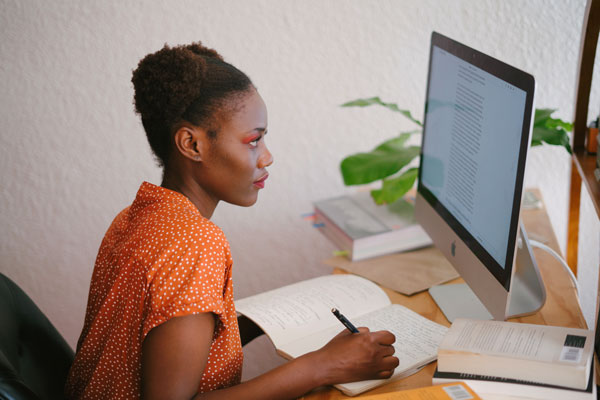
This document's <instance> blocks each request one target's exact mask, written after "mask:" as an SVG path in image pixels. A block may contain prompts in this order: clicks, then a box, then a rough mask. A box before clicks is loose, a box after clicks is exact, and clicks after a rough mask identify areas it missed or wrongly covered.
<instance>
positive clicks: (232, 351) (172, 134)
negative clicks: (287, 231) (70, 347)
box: [66, 43, 398, 399]
mask: <svg viewBox="0 0 600 400" xmlns="http://www.w3.org/2000/svg"><path fill="white" fill-rule="evenodd" d="M132 82H133V85H134V89H135V99H134V102H135V107H136V111H137V112H138V113H139V114H140V116H141V119H142V123H143V126H144V130H145V131H146V134H147V137H148V141H149V143H150V146H151V148H152V150H153V152H154V154H155V155H156V157H157V159H158V161H159V163H160V165H161V166H162V167H163V181H162V184H161V186H155V185H152V184H150V183H147V182H144V183H143V184H142V185H141V187H140V189H139V191H138V193H137V195H136V198H135V200H134V201H133V203H132V204H131V205H130V206H129V207H127V208H126V209H125V210H123V211H122V212H121V213H120V214H119V215H118V216H117V217H116V218H115V220H114V221H113V223H112V224H111V226H110V228H109V229H108V231H107V233H106V236H105V237H104V239H103V241H102V244H101V247H100V250H99V253H98V257H97V259H96V263H95V267H94V272H93V276H92V281H91V285H90V291H89V298H88V305H87V311H86V317H85V323H84V327H83V331H82V333H81V337H80V338H79V342H78V344H77V353H76V356H75V362H74V364H73V366H72V368H71V371H70V374H69V378H68V381H67V386H66V392H67V396H68V397H69V398H71V399H84V398H85V399H117V398H119V399H135V398H144V399H190V398H198V399H286V398H295V397H298V396H300V395H302V394H303V393H305V392H307V391H309V390H311V389H313V388H315V387H318V386H321V385H328V384H334V383H342V382H348V381H355V380H363V379H374V378H387V377H389V376H391V375H392V372H393V370H394V368H395V367H396V366H397V365H398V359H397V358H396V357H394V356H393V353H394V348H393V346H392V343H393V342H394V340H395V338H394V336H393V335H392V334H391V333H389V332H386V331H380V332H369V330H368V329H366V328H361V329H360V333H358V334H351V333H349V332H348V331H343V332H341V333H340V334H339V335H337V336H336V337H334V338H333V339H332V340H331V341H330V342H329V343H328V344H327V345H325V346H324V347H323V348H321V349H319V350H317V351H315V352H312V353H309V354H306V355H304V356H302V357H299V358H297V359H295V360H293V361H290V362H288V363H286V364H284V365H283V366H281V367H278V368H276V369H274V370H272V371H269V372H267V373H265V374H264V375H261V376H259V377H257V378H255V379H252V380H250V381H247V382H244V383H241V373H242V358H243V355H242V343H246V342H248V341H249V340H251V339H253V338H254V337H256V336H257V335H259V334H261V333H262V332H261V331H260V329H259V328H258V327H257V326H256V325H254V324H252V323H251V322H250V321H249V320H247V319H244V318H241V319H240V321H239V323H238V320H237V317H236V312H235V307H234V303H233V288H232V265H233V263H232V260H231V254H230V250H229V244H228V242H227V239H226V238H225V236H224V234H223V232H222V231H221V230H220V229H219V228H218V227H217V226H216V225H214V224H213V223H212V222H210V217H211V215H212V214H213V211H214V210H215V207H216V206H217V204H218V203H219V202H220V201H226V202H228V203H232V204H237V205H240V206H250V205H252V204H254V203H255V202H256V200H257V197H258V192H259V190H260V189H262V188H264V186H265V181H266V180H267V178H268V176H269V175H268V173H267V167H268V166H269V165H271V163H272V162H273V157H272V155H271V153H270V152H269V150H268V149H267V147H266V144H265V135H266V134H267V109H266V107H265V103H264V102H263V100H262V98H261V97H260V95H259V94H258V92H257V90H256V88H255V87H254V86H253V84H252V82H251V81H250V79H249V78H248V77H247V76H246V75H245V74H244V73H242V72H241V71H239V70H238V69H236V68H235V67H233V66H232V65H230V64H228V63H226V62H225V61H224V60H223V59H222V57H221V56H220V55H219V54H218V53H217V52H216V51H214V50H212V49H208V48H206V47H204V46H202V45H201V44H200V43H195V44H191V45H187V46H177V47H169V46H166V45H165V47H164V48H163V49H161V50H159V51H157V52H156V53H153V54H149V55H148V56H146V57H145V58H144V59H142V60H141V61H140V63H139V65H138V68H137V69H136V70H135V71H134V73H133V79H132Z"/></svg>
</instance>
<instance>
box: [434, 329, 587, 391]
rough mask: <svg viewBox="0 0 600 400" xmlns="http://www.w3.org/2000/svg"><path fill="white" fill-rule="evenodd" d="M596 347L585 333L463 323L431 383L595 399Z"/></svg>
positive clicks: (450, 337) (446, 343) (447, 342)
mask: <svg viewBox="0 0 600 400" xmlns="http://www.w3.org/2000/svg"><path fill="white" fill-rule="evenodd" d="M593 345H594V332H593V331H590V330H587V329H578V328H566V327H558V326H547V325H534V324H524V323H515V322H506V321H481V320H473V319H463V318H459V319H456V320H455V321H454V322H453V323H452V326H451V327H450V329H449V330H448V332H447V334H446V335H445V336H444V339H443V340H442V342H441V344H440V346H439V349H438V365H437V370H436V372H435V373H434V375H433V382H434V383H445V382H451V381H464V382H467V383H469V385H470V386H471V387H472V388H473V389H474V390H475V391H476V392H478V393H479V394H482V393H492V394H493V393H495V394H505V395H507V394H511V395H514V396H522V397H527V398H534V399H548V400H549V399H588V398H595V395H594V393H595V390H596V385H595V379H594V378H595V376H594V374H593V367H592V359H593V347H594V346H593ZM483 397H484V398H485V396H483Z"/></svg>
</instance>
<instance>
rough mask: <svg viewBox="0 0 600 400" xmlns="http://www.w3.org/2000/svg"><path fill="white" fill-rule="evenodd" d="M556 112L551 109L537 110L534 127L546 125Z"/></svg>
mask: <svg viewBox="0 0 600 400" xmlns="http://www.w3.org/2000/svg"><path fill="white" fill-rule="evenodd" d="M554 111H556V110H553V109H551V108H536V109H535V115H534V117H533V126H540V125H545V124H546V120H547V119H548V118H550V115H552V113H553V112H554Z"/></svg>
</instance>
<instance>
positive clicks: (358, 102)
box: [342, 97, 423, 126]
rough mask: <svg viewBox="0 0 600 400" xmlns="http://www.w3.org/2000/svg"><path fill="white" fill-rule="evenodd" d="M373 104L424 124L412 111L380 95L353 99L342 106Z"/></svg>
mask: <svg viewBox="0 0 600 400" xmlns="http://www.w3.org/2000/svg"><path fill="white" fill-rule="evenodd" d="M372 105H379V106H383V107H385V108H387V109H388V110H392V111H394V112H398V113H400V114H402V115H404V116H405V117H406V118H408V119H410V120H411V121H412V122H414V123H415V124H417V125H419V126H423V124H422V123H421V121H419V120H418V119H416V118H415V117H413V116H412V114H411V113H410V111H408V110H402V109H400V108H399V107H398V105H397V104H394V103H385V102H383V101H381V99H380V98H379V97H370V98H368V99H356V100H352V101H349V102H347V103H344V104H342V107H368V106H372Z"/></svg>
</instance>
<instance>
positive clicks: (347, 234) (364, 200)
mask: <svg viewBox="0 0 600 400" xmlns="http://www.w3.org/2000/svg"><path fill="white" fill-rule="evenodd" d="M314 211H315V221H314V222H315V227H317V228H318V229H319V231H320V232H321V233H323V235H325V236H326V237H327V238H328V239H329V240H331V241H332V242H333V243H334V244H335V245H336V246H338V247H339V249H340V250H343V251H344V252H346V254H347V256H348V258H349V259H350V260H352V261H358V260H364V259H367V258H371V257H377V256H381V255H384V254H390V253H394V252H399V251H406V250H413V249H417V248H420V247H425V246H430V245H431V239H430V238H429V236H428V235H427V233H425V231H424V230H423V229H422V228H421V226H420V225H419V224H417V222H416V221H415V217H414V205H413V204H412V203H411V202H410V201H408V200H407V199H404V198H403V199H400V200H398V201H396V202H394V203H391V204H384V205H377V204H376V203H375V201H374V200H373V198H371V195H370V194H369V193H368V192H358V193H356V194H353V195H347V196H340V197H335V198H331V199H325V200H321V201H317V202H315V203H314Z"/></svg>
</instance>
